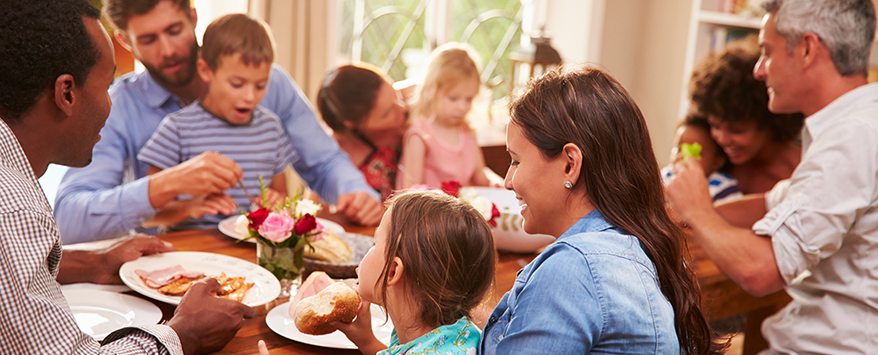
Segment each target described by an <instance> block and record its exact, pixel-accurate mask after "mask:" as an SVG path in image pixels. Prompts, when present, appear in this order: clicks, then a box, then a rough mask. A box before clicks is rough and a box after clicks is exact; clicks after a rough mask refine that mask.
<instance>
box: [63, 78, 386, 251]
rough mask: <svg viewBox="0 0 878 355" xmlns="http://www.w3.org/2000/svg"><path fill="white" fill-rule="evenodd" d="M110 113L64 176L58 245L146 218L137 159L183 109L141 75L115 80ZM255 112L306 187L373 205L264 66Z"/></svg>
mask: <svg viewBox="0 0 878 355" xmlns="http://www.w3.org/2000/svg"><path fill="white" fill-rule="evenodd" d="M110 98H111V99H112V101H113V106H112V107H111V109H110V115H109V117H108V118H107V122H106V124H105V125H104V128H103V129H101V140H100V141H99V142H98V143H97V145H95V148H94V151H93V154H92V162H91V164H89V165H88V166H86V167H84V168H78V169H70V170H68V172H67V174H66V175H64V178H63V179H62V180H61V186H60V188H59V191H58V196H57V198H56V201H55V220H56V221H57V223H58V227H59V229H60V231H61V241H62V243H64V244H70V243H78V242H86V241H92V240H100V239H108V238H115V237H118V236H120V235H122V234H124V233H126V232H128V230H130V229H138V230H140V229H139V226H140V224H141V223H142V222H143V221H145V220H148V219H150V218H152V217H153V216H154V215H155V212H156V210H155V209H154V208H153V207H152V205H151V204H150V202H149V191H148V185H149V177H145V176H146V171H147V169H148V168H149V167H148V166H147V165H146V164H145V163H143V162H141V161H139V160H138V159H137V153H139V152H140V149H141V148H143V146H144V145H145V144H146V142H147V140H149V138H150V137H151V136H152V134H153V132H155V130H156V129H157V128H158V126H159V123H160V122H161V121H162V119H163V118H164V117H165V116H166V115H168V114H170V113H172V112H175V111H177V110H179V109H180V108H182V107H183V105H182V104H183V102H182V100H180V98H178V97H176V96H175V95H174V94H172V93H171V92H170V91H168V90H167V89H165V88H164V87H162V86H161V85H159V83H157V82H156V81H155V79H153V78H152V77H151V76H150V75H149V72H147V71H143V72H140V73H131V74H127V75H125V76H122V77H120V78H118V79H116V81H115V82H114V83H113V85H112V86H111V87H110ZM260 105H261V106H263V107H265V108H267V109H269V110H271V111H272V112H274V113H275V114H276V115H277V116H278V118H280V120H281V123H282V124H283V126H284V129H285V131H286V134H287V136H288V137H289V139H290V143H292V145H293V148H294V149H295V151H296V153H297V154H298V156H299V160H297V161H296V163H295V164H294V165H293V167H294V168H295V169H296V171H297V172H298V173H299V174H300V175H301V176H302V178H303V179H305V181H307V182H308V185H309V186H310V187H311V188H312V189H313V190H314V191H316V192H317V193H318V194H320V197H321V198H323V199H324V200H325V201H327V202H329V203H334V202H335V200H336V199H337V198H338V196H339V195H341V194H345V193H352V192H357V191H366V192H367V193H369V194H370V195H372V197H373V198H375V199H376V200H378V199H379V198H380V196H379V195H378V193H377V192H376V191H375V190H374V189H372V188H371V187H370V186H369V184H367V183H366V180H365V179H364V178H363V174H362V173H361V172H360V171H359V170H358V169H357V167H355V166H354V165H353V164H352V163H351V160H350V158H349V157H348V155H347V154H346V153H345V152H344V151H342V150H341V149H340V148H339V146H338V143H336V142H335V140H334V139H332V138H331V137H329V136H328V135H327V134H326V132H324V131H323V128H322V127H320V124H319V123H318V121H317V118H316V117H315V116H314V111H313V110H312V108H311V105H310V104H309V103H308V100H307V99H306V98H305V95H304V94H303V93H302V91H301V90H300V89H299V87H298V86H296V83H295V82H294V81H293V79H292V78H291V77H290V76H289V74H287V72H286V71H284V70H283V69H282V68H281V67H280V66H278V65H277V64H274V65H272V70H271V76H270V79H269V83H268V88H267V90H266V93H265V97H264V98H263V99H262V101H261V102H260Z"/></svg>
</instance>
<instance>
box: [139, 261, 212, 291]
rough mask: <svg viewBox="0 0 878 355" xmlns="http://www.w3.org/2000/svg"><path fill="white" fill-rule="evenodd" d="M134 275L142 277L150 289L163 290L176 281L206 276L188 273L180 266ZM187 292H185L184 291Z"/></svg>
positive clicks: (140, 271)
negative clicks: (163, 287) (162, 288)
mask: <svg viewBox="0 0 878 355" xmlns="http://www.w3.org/2000/svg"><path fill="white" fill-rule="evenodd" d="M134 273H135V274H136V275H137V276H140V279H141V280H143V283H144V284H146V286H148V287H149V288H155V289H158V288H161V287H162V286H165V285H167V284H170V283H171V282H174V280H177V279H181V278H189V279H191V278H196V277H200V276H204V273H203V272H194V271H186V270H184V269H183V267H182V266H180V265H174V266H171V267H169V268H165V269H161V270H153V271H145V270H134ZM184 292H185V291H184Z"/></svg>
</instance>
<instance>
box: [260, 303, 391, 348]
mask: <svg viewBox="0 0 878 355" xmlns="http://www.w3.org/2000/svg"><path fill="white" fill-rule="evenodd" d="M289 309H290V303H289V302H287V303H284V304H282V305H279V306H277V307H274V308H273V309H272V310H271V311H269V312H268V314H267V315H266V316H265V324H267V325H268V328H270V329H271V330H272V331H273V332H275V333H277V334H278V335H280V336H282V337H284V338H287V339H290V340H295V341H297V342H300V343H305V344H311V345H316V346H322V347H324V348H335V349H356V348H357V346H356V345H354V343H352V342H351V341H350V340H348V338H347V337H346V336H345V335H344V333H342V332H340V331H337V330H336V331H334V332H332V333H329V334H326V335H309V334H304V333H302V332H300V331H299V329H297V328H296V322H295V321H294V320H293V318H291V317H290V314H289ZM392 331H393V324H392V323H391V322H390V319H387V323H386V324H385V323H384V310H383V309H382V308H381V307H379V306H376V305H374V304H373V305H372V332H374V333H375V337H376V338H378V340H380V341H381V342H382V343H384V345H388V344H390V333H391V332H392Z"/></svg>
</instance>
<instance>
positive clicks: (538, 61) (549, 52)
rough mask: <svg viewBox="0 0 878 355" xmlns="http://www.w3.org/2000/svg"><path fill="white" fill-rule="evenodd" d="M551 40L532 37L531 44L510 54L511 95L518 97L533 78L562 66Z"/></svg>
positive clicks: (541, 36)
mask: <svg viewBox="0 0 878 355" xmlns="http://www.w3.org/2000/svg"><path fill="white" fill-rule="evenodd" d="M549 42H550V39H549V38H548V37H545V36H543V34H542V31H540V35H539V36H538V37H531V38H530V44H528V45H527V46H520V47H518V48H516V49H515V50H514V51H513V52H512V53H510V54H509V60H510V61H511V62H512V80H510V83H511V87H510V93H512V96H513V97H515V96H518V95H519V94H520V91H521V90H523V89H524V87H525V86H526V85H527V82H528V81H529V80H530V78H532V77H536V76H540V75H542V74H543V73H545V72H548V71H550V70H552V69H555V68H557V67H560V66H561V55H560V54H558V51H557V50H555V48H552V45H551V44H550V43H549Z"/></svg>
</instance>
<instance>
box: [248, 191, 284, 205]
mask: <svg viewBox="0 0 878 355" xmlns="http://www.w3.org/2000/svg"><path fill="white" fill-rule="evenodd" d="M285 198H286V196H284V194H282V193H280V192H278V191H277V190H275V189H272V188H267V189H265V203H263V201H262V195H259V196H254V197H253V202H254V203H256V204H257V205H259V206H265V207H268V208H270V207H273V206H275V205H277V203H278V202H280V203H283V202H284V199H285Z"/></svg>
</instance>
